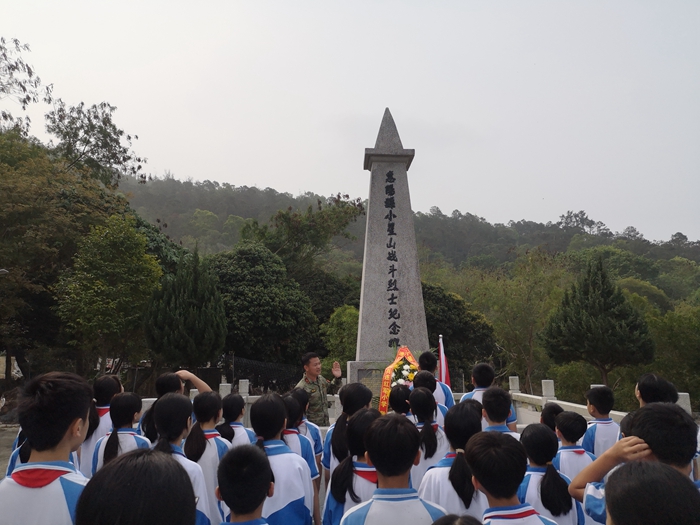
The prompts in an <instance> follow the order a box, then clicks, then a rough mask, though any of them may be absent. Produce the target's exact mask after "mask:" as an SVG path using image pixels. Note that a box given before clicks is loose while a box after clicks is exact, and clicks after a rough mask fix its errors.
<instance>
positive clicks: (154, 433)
mask: <svg viewBox="0 0 700 525" xmlns="http://www.w3.org/2000/svg"><path fill="white" fill-rule="evenodd" d="M157 403H158V399H156V400H155V401H154V402H153V404H152V405H151V407H150V408H149V409H148V410H146V412H145V413H144V414H143V419H141V432H142V433H143V435H144V436H145V437H146V438H148V440H149V441H150V442H151V443H155V442H156V441H158V430H156V422H155V421H154V420H153V411H154V410H155V408H156V404H157Z"/></svg>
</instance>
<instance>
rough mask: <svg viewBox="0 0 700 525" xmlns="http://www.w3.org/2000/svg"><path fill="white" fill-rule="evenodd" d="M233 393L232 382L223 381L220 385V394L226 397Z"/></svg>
mask: <svg viewBox="0 0 700 525" xmlns="http://www.w3.org/2000/svg"><path fill="white" fill-rule="evenodd" d="M230 393H231V383H221V384H220V385H219V395H220V396H221V397H226V396H227V395H229V394H230Z"/></svg>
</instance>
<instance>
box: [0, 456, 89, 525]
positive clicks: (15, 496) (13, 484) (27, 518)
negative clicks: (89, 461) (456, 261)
mask: <svg viewBox="0 0 700 525" xmlns="http://www.w3.org/2000/svg"><path fill="white" fill-rule="evenodd" d="M87 482H88V479H87V478H86V477H85V476H83V475H82V474H81V473H80V472H79V471H78V470H77V469H76V467H75V466H74V465H72V464H71V463H68V462H67V461H47V462H33V463H26V464H24V465H18V466H17V467H15V469H14V471H13V472H12V475H11V476H9V477H7V478H4V479H3V480H2V481H0V509H2V510H0V512H1V515H0V516H1V517H0V522H2V524H3V525H25V524H27V523H51V525H73V523H74V522H75V507H76V505H77V504H78V497H79V496H80V493H81V492H82V491H83V488H84V487H85V485H86V484H87Z"/></svg>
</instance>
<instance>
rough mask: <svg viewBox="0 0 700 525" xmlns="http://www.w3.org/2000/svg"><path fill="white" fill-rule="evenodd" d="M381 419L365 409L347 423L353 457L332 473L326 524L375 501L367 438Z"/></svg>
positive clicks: (332, 524) (374, 473) (335, 523)
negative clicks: (366, 446) (366, 458)
mask: <svg viewBox="0 0 700 525" xmlns="http://www.w3.org/2000/svg"><path fill="white" fill-rule="evenodd" d="M379 417H381V414H380V413H379V410H376V409H374V408H363V409H361V410H359V411H358V412H356V413H355V415H354V416H352V417H351V418H350V419H349V420H348V430H347V440H348V449H349V451H350V455H349V456H348V457H346V458H345V459H344V460H343V461H341V462H340V464H339V465H338V466H337V467H336V469H335V470H334V471H333V477H332V479H331V484H330V490H329V491H328V494H327V496H326V505H325V508H324V512H323V525H339V523H340V519H341V518H342V517H343V514H345V512H347V511H348V510H350V509H351V508H353V507H354V506H355V505H358V504H360V503H362V502H364V501H368V500H369V499H371V498H372V494H374V491H375V490H376V488H377V471H376V470H375V469H374V467H370V466H369V465H367V463H365V452H366V449H365V442H364V437H365V432H366V431H367V429H368V428H369V426H370V425H371V424H372V422H373V421H374V420H375V419H377V418H379ZM479 428H481V427H479Z"/></svg>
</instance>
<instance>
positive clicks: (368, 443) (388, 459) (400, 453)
mask: <svg viewBox="0 0 700 525" xmlns="http://www.w3.org/2000/svg"><path fill="white" fill-rule="evenodd" d="M511 439H512V438H511ZM365 449H366V450H367V454H368V455H369V458H370V460H371V461H372V464H373V465H374V468H375V469H376V470H377V472H379V473H380V474H381V475H383V476H387V477H392V476H400V475H401V474H405V473H406V472H408V471H409V470H411V467H412V466H413V462H414V461H415V459H416V455H417V454H418V451H419V450H420V435H419V433H418V429H417V428H416V425H414V424H413V423H411V421H409V419H408V418H407V417H405V416H402V415H399V414H387V415H385V416H382V417H380V418H378V419H375V420H374V421H373V422H372V424H371V425H370V426H369V428H368V429H367V432H366V433H365Z"/></svg>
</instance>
